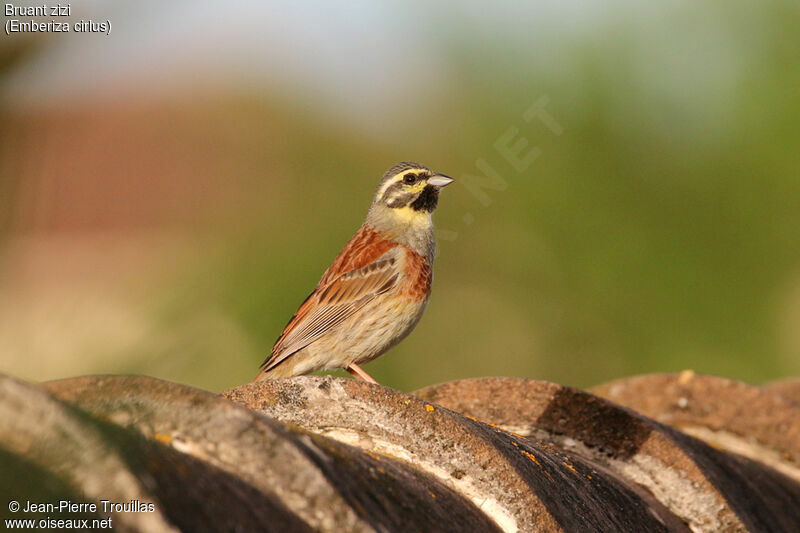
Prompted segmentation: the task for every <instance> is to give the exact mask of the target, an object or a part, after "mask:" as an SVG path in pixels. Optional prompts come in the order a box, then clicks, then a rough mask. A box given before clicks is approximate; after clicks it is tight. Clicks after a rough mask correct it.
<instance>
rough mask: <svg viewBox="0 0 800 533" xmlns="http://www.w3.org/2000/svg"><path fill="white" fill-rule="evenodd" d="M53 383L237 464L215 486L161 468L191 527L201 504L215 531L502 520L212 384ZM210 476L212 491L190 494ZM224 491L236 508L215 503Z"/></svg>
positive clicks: (462, 526) (119, 417)
mask: <svg viewBox="0 0 800 533" xmlns="http://www.w3.org/2000/svg"><path fill="white" fill-rule="evenodd" d="M45 386H46V387H47V388H48V389H49V390H51V391H53V392H54V393H55V394H58V395H60V396H61V397H62V398H64V399H65V400H68V401H70V402H74V403H75V404H76V405H79V406H80V407H81V408H83V409H86V410H87V411H89V412H91V413H92V414H93V415H95V416H97V417H100V418H103V419H106V420H110V421H113V422H114V423H116V424H119V425H120V426H121V427H125V428H130V429H132V430H134V431H137V432H140V433H141V434H142V435H144V436H145V437H147V438H148V439H150V440H152V441H157V442H158V443H165V444H168V445H169V446H171V447H172V448H174V449H175V450H177V451H179V452H180V453H181V454H182V455H185V456H189V457H192V458H195V459H197V461H198V463H200V464H204V465H211V466H213V467H214V468H218V469H219V470H221V471H224V472H226V473H228V474H230V476H231V478H230V479H228V481H229V482H231V481H234V482H235V481H237V480H238V481H240V483H238V486H237V485H236V484H232V483H228V485H221V486H219V487H218V488H217V485H220V483H218V481H219V480H218V478H213V477H211V476H202V478H201V479H196V478H194V477H193V475H192V474H193V472H194V471H196V470H197V468H191V465H190V468H183V465H180V464H178V465H170V464H166V465H163V464H162V465H161V466H160V467H159V471H167V472H170V471H174V470H176V468H175V466H177V467H179V473H180V475H179V479H175V480H169V479H165V477H163V476H162V477H161V478H159V479H158V480H157V481H156V485H157V488H158V489H163V488H164V487H163V486H164V485H168V486H169V487H173V486H174V488H175V489H176V491H177V494H176V495H175V496H176V498H174V499H172V500H170V501H167V502H166V503H165V507H167V508H168V510H171V511H172V512H173V513H174V516H175V521H176V522H180V523H181V526H182V529H184V530H196V529H197V527H198V524H197V523H196V522H192V519H193V518H192V517H193V516H195V515H198V514H200V515H203V514H205V515H206V517H205V518H206V519H207V520H206V522H205V523H203V524H202V525H201V527H204V528H207V529H210V530H215V531H216V530H233V529H237V530H247V531H249V530H258V531H303V530H310V529H311V528H309V525H310V526H312V527H313V529H314V530H316V531H401V530H406V529H408V530H415V531H458V532H463V531H487V532H492V531H497V530H498V529H497V528H496V527H495V525H494V523H493V522H491V521H490V520H489V519H488V518H487V517H486V516H485V515H484V514H483V513H481V512H480V511H479V510H478V509H477V508H476V507H475V506H474V505H472V504H471V503H470V502H468V501H466V500H464V499H463V498H462V497H461V496H460V495H458V494H457V493H455V492H454V491H452V490H451V489H449V488H448V487H446V486H444V485H443V484H441V483H440V482H439V481H437V480H436V479H434V478H433V477H431V476H429V475H426V474H424V473H422V472H416V471H409V469H407V468H405V465H404V464H402V463H399V462H397V461H394V460H392V459H390V458H381V457H378V456H371V455H369V454H365V453H363V452H362V450H361V449H359V448H354V447H351V446H347V445H345V444H342V443H339V442H337V441H334V440H331V439H327V438H325V437H322V436H319V435H315V434H313V433H310V432H307V431H305V430H303V429H302V428H299V427H295V426H293V427H287V426H285V425H284V424H281V423H279V422H277V421H274V420H272V419H270V418H267V417H264V416H261V415H260V414H258V413H255V412H254V411H252V410H250V409H246V408H245V407H243V406H241V405H237V404H234V403H232V402H229V401H228V400H225V399H223V398H220V397H219V396H217V395H213V394H211V393H208V392H205V391H200V390H197V389H193V388H191V387H186V386H182V385H177V384H174V383H169V382H164V381H160V380H156V379H152V378H145V377H109V376H92V377H87V378H78V379H71V380H64V381H60V382H51V383H47V384H45ZM187 470H188V474H187ZM242 481H243V482H244V483H246V484H244V483H242ZM203 485H207V486H208V485H210V486H212V489H211V492H210V493H206V494H204V495H201V496H200V497H192V498H188V497H187V496H188V495H192V494H193V493H194V492H196V489H195V487H197V486H203ZM250 487H253V488H255V489H257V490H258V492H257V493H255V494H254V493H253V492H254V491H253V490H249V488H250ZM226 498H228V500H227V502H226V505H227V506H229V509H228V512H224V511H225V510H224V509H223V510H222V511H223V512H219V513H208V512H207V509H206V508H208V507H211V506H212V505H214V503H215V502H216V501H217V500H220V499H223V500H224V499H226ZM265 505H271V507H272V508H271V509H264V506H265ZM410 510H413V512H411V511H410ZM295 515H297V516H298V517H300V518H302V520H303V522H300V521H299V519H297V518H295Z"/></svg>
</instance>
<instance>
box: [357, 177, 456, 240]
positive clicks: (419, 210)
mask: <svg viewBox="0 0 800 533" xmlns="http://www.w3.org/2000/svg"><path fill="white" fill-rule="evenodd" d="M452 182H453V178H450V177H448V176H445V175H443V174H438V173H436V172H434V171H432V170H431V169H429V168H428V167H426V166H424V165H420V164H419V163H412V162H409V161H404V162H402V163H398V164H396V165H395V166H393V167H392V168H390V169H389V170H387V171H386V173H385V174H384V175H383V179H381V183H380V185H379V186H378V190H377V191H376V193H375V198H374V199H373V201H372V207H371V208H370V215H372V218H378V217H379V218H381V219H383V222H385V223H390V224H391V223H394V224H398V225H412V226H417V225H423V224H430V214H431V213H432V212H433V210H434V209H436V204H437V203H438V202H439V191H440V190H441V189H442V188H443V187H446V186H447V185H449V184H450V183H452Z"/></svg>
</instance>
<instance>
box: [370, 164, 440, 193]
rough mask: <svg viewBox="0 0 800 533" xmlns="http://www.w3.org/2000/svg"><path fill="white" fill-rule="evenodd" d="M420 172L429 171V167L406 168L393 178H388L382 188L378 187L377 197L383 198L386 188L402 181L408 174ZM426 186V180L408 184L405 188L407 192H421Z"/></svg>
mask: <svg viewBox="0 0 800 533" xmlns="http://www.w3.org/2000/svg"><path fill="white" fill-rule="evenodd" d="M420 172H428V170H427V169H424V168H409V169H406V170H404V171H403V172H401V173H399V174H395V175H394V176H392V178H391V179H388V180H386V183H384V184H383V185H382V186H381V188H380V189H378V194H376V198H383V195H384V193H385V192H386V189H388V188H389V187H391V186H392V185H394V184H395V183H397V182H398V181H402V180H403V178H405V176H406V174H419V173H420ZM424 188H425V181H418V182H417V183H415V184H414V185H406V186H404V187H403V189H404V190H405V191H407V192H420V191H422V189H424Z"/></svg>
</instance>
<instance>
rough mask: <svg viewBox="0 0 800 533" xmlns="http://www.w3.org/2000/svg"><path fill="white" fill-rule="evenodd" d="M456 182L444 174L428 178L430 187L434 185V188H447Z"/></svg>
mask: <svg viewBox="0 0 800 533" xmlns="http://www.w3.org/2000/svg"><path fill="white" fill-rule="evenodd" d="M454 181H455V180H454V179H453V178H451V177H450V176H445V175H444V174H434V175H433V176H431V177H430V178H428V185H433V186H434V187H439V188H440V189H441V188H442V187H446V186H448V185H450V184H451V183H453V182H454Z"/></svg>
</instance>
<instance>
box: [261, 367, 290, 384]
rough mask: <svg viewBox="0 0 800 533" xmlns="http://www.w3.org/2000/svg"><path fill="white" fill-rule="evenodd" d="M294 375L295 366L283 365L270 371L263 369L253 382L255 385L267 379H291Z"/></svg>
mask: <svg viewBox="0 0 800 533" xmlns="http://www.w3.org/2000/svg"><path fill="white" fill-rule="evenodd" d="M294 375H295V374H294V372H293V365H287V364H284V363H281V364H279V365H278V366H274V367H272V368H270V369H266V368H262V369H261V371H260V372H259V373H258V375H257V376H256V377H255V379H254V380H253V383H255V382H256V381H263V380H265V379H275V378H290V377H292V376H294Z"/></svg>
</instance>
